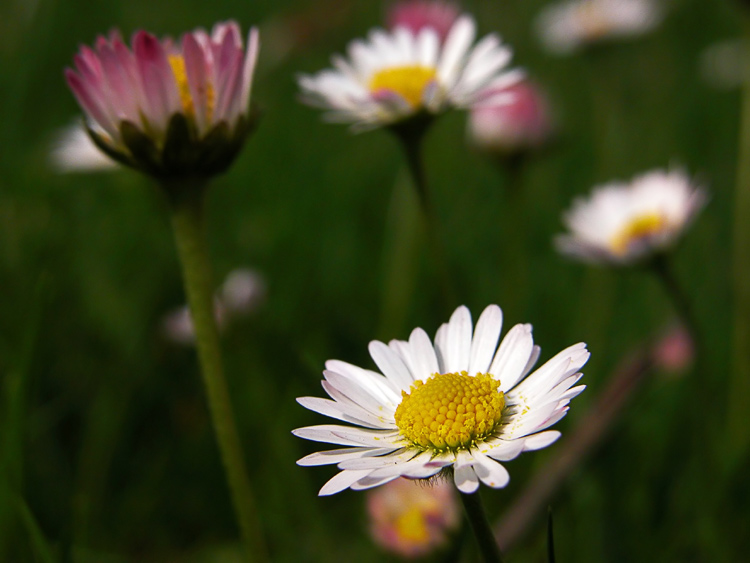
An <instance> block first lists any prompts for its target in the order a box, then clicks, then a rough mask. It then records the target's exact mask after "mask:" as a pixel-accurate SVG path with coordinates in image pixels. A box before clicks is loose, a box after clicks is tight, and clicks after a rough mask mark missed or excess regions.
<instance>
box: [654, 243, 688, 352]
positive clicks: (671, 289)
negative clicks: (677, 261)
mask: <svg viewBox="0 0 750 563" xmlns="http://www.w3.org/2000/svg"><path fill="white" fill-rule="evenodd" d="M650 265H651V269H652V270H653V272H654V273H655V274H656V277H657V278H658V279H659V281H660V282H661V284H662V286H663V287H664V291H665V292H666V294H667V296H668V297H669V298H670V299H671V301H672V304H673V306H674V308H675V310H676V311H677V315H678V316H679V317H680V320H681V321H682V322H683V324H684V325H685V327H686V328H687V330H688V332H689V333H690V337H691V338H692V340H693V344H694V345H695V348H696V352H697V354H696V355H698V354H700V351H701V339H700V331H699V330H698V323H697V322H696V320H695V315H694V314H693V308H692V306H691V305H690V300H689V299H688V297H687V294H686V293H685V291H684V290H683V289H682V286H681V285H680V283H679V282H678V281H677V278H676V277H675V275H674V272H673V271H672V268H671V266H670V264H669V259H668V258H667V255H666V254H658V255H657V256H656V257H655V258H654V259H653V260H652V261H651V263H650Z"/></svg>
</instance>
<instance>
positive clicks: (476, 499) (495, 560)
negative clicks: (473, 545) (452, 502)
mask: <svg viewBox="0 0 750 563" xmlns="http://www.w3.org/2000/svg"><path fill="white" fill-rule="evenodd" d="M459 496H460V497H461V502H463V505H464V511H465V512H466V518H468V520H469V524H471V529H472V530H473V531H474V536H476V538H477V543H478V544H479V551H481V552H482V558H483V559H484V560H485V562H486V563H502V561H503V556H502V554H501V553H500V547H499V546H498V545H497V542H496V541H495V536H494V535H493V534H492V528H491V527H490V522H489V520H487V514H486V513H485V511H484V506H483V505H482V497H480V496H479V491H477V492H476V493H473V494H468V495H467V494H464V493H460V495H459Z"/></svg>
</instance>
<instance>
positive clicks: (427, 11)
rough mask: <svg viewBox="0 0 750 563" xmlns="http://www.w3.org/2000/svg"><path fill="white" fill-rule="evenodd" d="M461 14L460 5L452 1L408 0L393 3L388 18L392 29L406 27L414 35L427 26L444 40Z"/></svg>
mask: <svg viewBox="0 0 750 563" xmlns="http://www.w3.org/2000/svg"><path fill="white" fill-rule="evenodd" d="M460 15H461V12H460V11H459V9H458V6H457V5H456V4H453V3H452V2H437V1H433V2H431V1H429V0H407V1H405V2H397V3H395V4H391V6H390V7H389V8H388V14H387V17H386V20H387V22H388V27H389V28H390V29H395V28H397V27H405V28H406V29H408V30H409V31H410V32H411V33H412V34H413V35H417V34H419V32H420V31H422V30H423V29H425V28H431V29H434V30H435V32H436V33H437V35H438V38H439V39H440V41H441V42H443V41H445V38H446V37H448V32H450V30H451V28H452V27H453V24H454V23H455V22H456V20H457V19H458V17H459V16H460Z"/></svg>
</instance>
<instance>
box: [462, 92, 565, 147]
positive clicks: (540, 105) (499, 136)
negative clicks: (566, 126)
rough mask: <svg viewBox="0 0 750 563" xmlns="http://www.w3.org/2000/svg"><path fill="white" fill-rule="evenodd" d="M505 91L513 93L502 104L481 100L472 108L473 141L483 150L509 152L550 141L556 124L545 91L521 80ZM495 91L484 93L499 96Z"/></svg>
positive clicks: (471, 130)
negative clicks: (486, 102) (482, 101)
mask: <svg viewBox="0 0 750 563" xmlns="http://www.w3.org/2000/svg"><path fill="white" fill-rule="evenodd" d="M502 92H503V93H505V94H510V96H509V97H508V98H507V100H505V101H503V102H502V103H495V104H483V103H479V104H477V105H476V106H475V107H472V108H471V111H470V113H469V121H468V137H469V142H470V143H471V144H472V145H474V146H475V147H477V148H478V149H480V150H481V151H483V152H486V153H490V154H498V155H508V154H517V153H520V152H524V151H527V150H533V149H536V148H539V147H540V146H542V145H543V144H544V143H545V142H546V141H548V140H549V138H550V137H551V135H552V132H553V129H554V126H553V120H552V112H551V110H550V107H549V104H548V103H547V100H546V98H545V97H544V95H543V93H542V92H541V90H540V89H539V88H538V87H537V86H536V85H535V84H533V83H532V82H530V81H528V80H521V81H519V82H517V83H516V84H513V85H512V86H509V87H508V88H505V89H504V90H502ZM495 94H496V92H494V91H488V92H486V93H485V95H484V96H486V97H496V96H495ZM484 96H483V97H484ZM480 99H481V98H480Z"/></svg>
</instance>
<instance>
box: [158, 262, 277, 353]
mask: <svg viewBox="0 0 750 563" xmlns="http://www.w3.org/2000/svg"><path fill="white" fill-rule="evenodd" d="M265 297H266V281H265V279H264V278H263V276H262V275H261V274H260V273H258V272H256V271H255V270H251V269H249V268H237V269H236V270H232V271H231V272H229V274H228V275H227V277H226V279H225V280H224V283H223V284H222V285H221V287H220V288H219V290H218V291H217V292H216V297H214V317H215V319H216V325H217V327H218V329H219V331H224V330H225V329H226V328H227V327H228V326H229V324H230V323H231V322H232V320H233V319H237V318H240V317H244V316H247V315H249V314H251V313H252V312H254V311H255V310H256V309H257V308H258V307H259V306H260V305H261V303H262V302H263V300H264V299H265ZM162 332H163V334H164V336H165V338H166V339H167V340H169V341H170V342H174V343H175V344H181V345H184V346H192V345H194V344H195V330H194V328H193V320H192V318H191V316H190V309H189V308H188V306H187V305H184V306H182V307H179V308H177V309H174V310H173V311H171V312H169V313H167V314H166V315H164V318H163V320H162Z"/></svg>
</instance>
